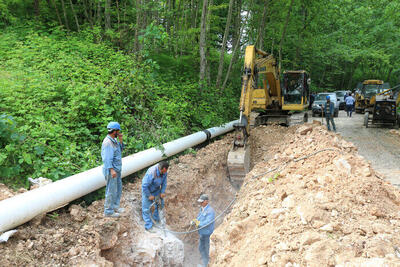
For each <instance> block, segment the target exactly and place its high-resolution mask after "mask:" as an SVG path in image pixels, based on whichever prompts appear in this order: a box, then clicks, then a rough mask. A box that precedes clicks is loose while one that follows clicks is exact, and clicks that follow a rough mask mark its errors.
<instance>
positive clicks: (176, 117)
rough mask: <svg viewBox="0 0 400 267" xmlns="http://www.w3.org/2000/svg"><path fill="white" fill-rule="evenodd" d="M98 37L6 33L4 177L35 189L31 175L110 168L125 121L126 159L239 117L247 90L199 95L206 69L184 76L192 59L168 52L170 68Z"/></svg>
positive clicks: (1, 93)
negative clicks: (116, 131) (107, 156)
mask: <svg viewBox="0 0 400 267" xmlns="http://www.w3.org/2000/svg"><path fill="white" fill-rule="evenodd" d="M97 40H98V38H97V30H96V28H94V29H93V30H83V31H81V32H80V33H76V34H67V33H65V32H63V31H62V30H59V29H58V28H54V29H51V30H50V31H49V32H46V31H44V30H38V29H34V28H27V27H9V28H6V29H4V30H3V32H0V110H1V112H2V113H3V114H4V115H2V117H1V119H2V121H1V124H0V127H1V129H0V138H1V145H2V150H1V153H0V161H2V164H1V166H2V167H1V169H0V182H5V183H7V184H9V185H10V184H11V185H14V186H27V182H26V181H27V178H28V177H33V178H36V177H40V176H42V177H47V178H50V179H52V180H58V179H61V178H63V177H66V176H69V175H72V174H75V173H78V172H81V171H84V170H87V169H90V168H93V167H96V166H99V165H101V164H102V162H101V157H100V146H101V142H102V140H103V138H104V136H105V135H106V129H105V127H106V125H107V123H108V122H109V121H111V120H115V121H119V122H120V123H121V125H122V129H123V132H124V134H125V142H126V151H125V152H124V154H125V155H127V154H131V153H135V152H138V151H141V150H144V149H147V148H150V147H153V146H158V145H160V144H162V143H165V142H168V141H171V140H173V139H175V138H179V137H181V136H183V135H186V134H190V133H193V132H194V131H198V130H202V129H204V128H208V127H211V126H215V125H218V124H221V123H223V122H226V121H229V120H232V119H234V118H235V117H236V116H237V115H236V113H237V103H238V95H235V94H234V93H233V92H232V91H231V90H229V89H227V90H225V92H224V94H220V92H219V91H218V90H216V89H215V88H205V89H204V90H203V91H201V92H200V91H199V89H198V88H199V85H198V82H197V80H198V77H197V75H194V76H193V74H192V73H191V72H188V73H185V72H184V71H183V72H182V69H184V67H182V66H186V65H187V62H188V60H187V61H182V60H181V59H173V58H168V57H167V56H164V57H162V58H168V61H169V62H170V64H169V65H172V66H175V67H174V68H173V69H170V70H168V69H166V67H165V66H166V65H168V64H165V65H164V64H163V63H164V62H163V61H162V60H160V63H158V62H157V61H156V59H150V58H148V57H145V58H144V60H143V61H141V62H142V63H139V62H137V61H136V60H135V57H134V56H133V55H127V54H123V53H122V52H117V51H115V50H114V49H113V48H112V47H111V46H109V45H107V44H104V43H96V42H97ZM144 56H146V55H144ZM182 73H183V74H182ZM3 148H5V149H3Z"/></svg>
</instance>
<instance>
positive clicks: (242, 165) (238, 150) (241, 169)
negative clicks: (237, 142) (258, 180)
mask: <svg viewBox="0 0 400 267" xmlns="http://www.w3.org/2000/svg"><path fill="white" fill-rule="evenodd" d="M249 170H250V147H249V146H243V147H233V148H232V149H231V150H230V151H229V153H228V172H229V176H230V180H231V183H232V184H233V185H234V186H235V187H236V188H239V187H240V186H241V185H242V183H243V179H244V177H245V176H246V174H247V173H248V172H249Z"/></svg>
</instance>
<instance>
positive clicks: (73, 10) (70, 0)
mask: <svg viewBox="0 0 400 267" xmlns="http://www.w3.org/2000/svg"><path fill="white" fill-rule="evenodd" d="M69 3H70V4H71V10H72V14H73V15H74V18H75V23H76V29H77V30H78V32H80V31H81V28H80V27H79V22H78V17H77V16H76V13H75V9H74V5H73V4H72V0H69Z"/></svg>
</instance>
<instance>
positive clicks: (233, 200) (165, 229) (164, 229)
mask: <svg viewBox="0 0 400 267" xmlns="http://www.w3.org/2000/svg"><path fill="white" fill-rule="evenodd" d="M235 200H236V196H235V197H234V198H233V199H232V201H231V202H230V203H229V205H228V206H227V207H226V208H225V209H224V210H223V211H222V212H221V213H220V214H219V215H218V216H217V217H215V218H214V220H212V221H211V222H209V223H208V224H206V225H204V226H202V227H200V228H197V229H194V230H190V231H185V232H176V231H172V230H169V229H167V228H162V227H159V226H157V225H155V224H154V223H155V222H154V220H153V218H152V217H151V215H150V218H151V220H152V221H153V224H154V227H156V228H158V229H161V230H163V231H167V232H170V233H171V234H176V235H186V234H190V233H194V232H197V231H199V230H201V229H203V228H206V227H207V226H209V225H210V224H212V223H214V222H215V221H216V220H218V219H219V217H221V216H222V215H223V214H224V213H225V212H226V211H227V210H228V209H229V208H230V207H231V206H232V204H233V202H235ZM152 205H153V204H152Z"/></svg>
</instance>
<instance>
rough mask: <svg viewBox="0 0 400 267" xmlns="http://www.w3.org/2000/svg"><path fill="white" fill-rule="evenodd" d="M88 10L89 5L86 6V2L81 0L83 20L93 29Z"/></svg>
mask: <svg viewBox="0 0 400 267" xmlns="http://www.w3.org/2000/svg"><path fill="white" fill-rule="evenodd" d="M88 10H90V5H88V0H83V12H84V15H85V18H86V20H87V21H88V22H89V24H90V27H92V28H93V21H92V18H91V17H89V12H88Z"/></svg>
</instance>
